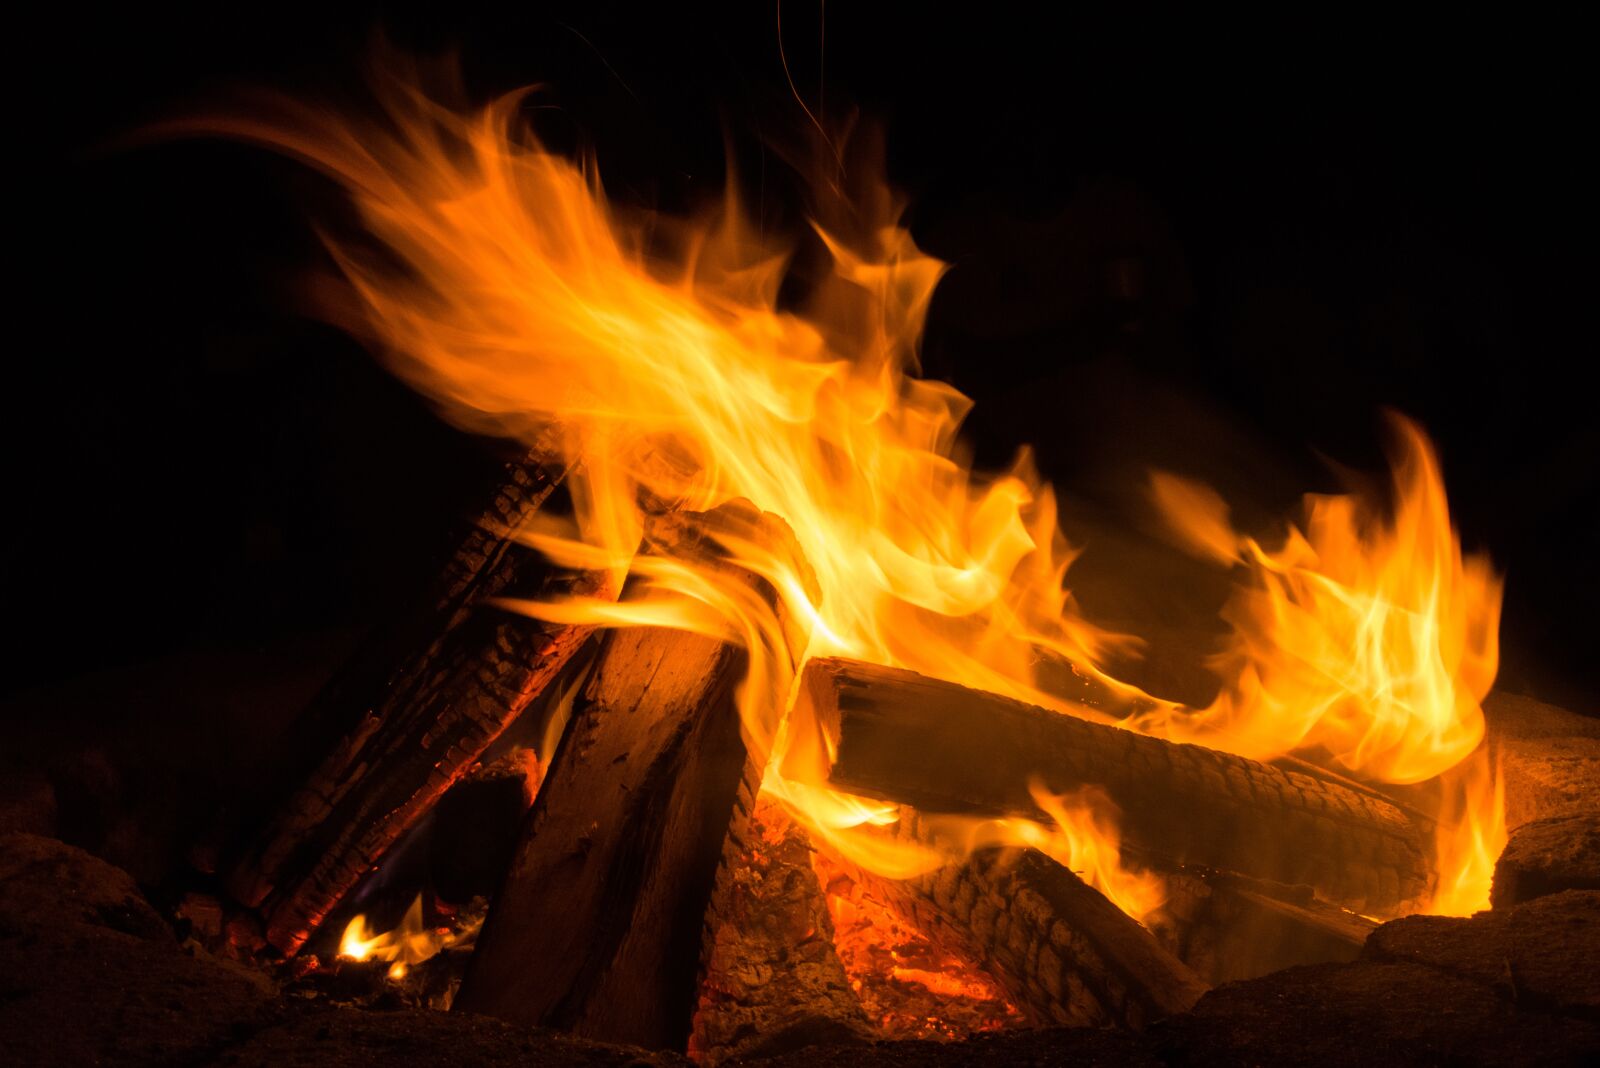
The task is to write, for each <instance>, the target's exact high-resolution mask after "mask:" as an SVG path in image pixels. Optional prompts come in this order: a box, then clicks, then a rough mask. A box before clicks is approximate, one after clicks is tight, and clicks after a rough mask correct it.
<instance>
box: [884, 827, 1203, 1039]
mask: <svg viewBox="0 0 1600 1068" xmlns="http://www.w3.org/2000/svg"><path fill="white" fill-rule="evenodd" d="M894 833H895V834H896V835H897V836H900V837H909V838H913V839H915V840H918V841H923V842H931V838H930V837H929V835H928V834H927V832H926V826H925V823H924V821H923V820H922V819H921V818H920V817H919V816H918V815H917V814H916V813H914V812H912V811H911V810H910V809H907V808H902V809H901V818H900V822H899V823H898V824H897V825H896V828H895V831H894ZM869 878H870V877H869ZM879 882H880V884H882V885H881V887H880V889H881V890H882V891H884V892H887V893H888V894H890V895H892V896H894V897H895V898H896V899H897V901H898V903H899V906H900V907H901V908H902V909H903V910H904V911H905V912H906V914H907V915H909V916H910V917H911V918H912V919H913V920H915V921H916V922H917V923H918V924H919V925H920V926H921V927H922V928H923V930H924V931H926V932H928V933H929V935H930V936H932V937H934V938H935V939H936V940H940V941H944V942H946V943H947V944H951V945H952V946H954V947H955V948H957V949H958V950H959V951H960V952H962V953H964V954H965V955H967V956H969V957H971V958H973V959H976V960H979V961H981V962H982V964H983V966H984V968H985V970H986V971H988V972H989V973H990V974H991V975H992V976H993V977H994V978H995V979H996V981H998V982H999V983H1000V984H1001V986H1002V987H1003V988H1005V990H1006V992H1007V994H1008V995H1009V996H1010V997H1011V998H1012V999H1013V1000H1014V1001H1015V1003H1016V1004H1017V1006H1018V1007H1019V1008H1022V1009H1023V1010H1024V1011H1025V1012H1026V1013H1028V1015H1029V1016H1030V1018H1031V1020H1032V1022H1033V1023H1034V1024H1035V1025H1037V1026H1089V1027H1105V1026H1121V1027H1135V1028H1137V1027H1143V1026H1144V1025H1145V1024H1147V1023H1150V1022H1152V1021H1155V1020H1159V1019H1163V1018H1165V1017H1167V1016H1172V1015H1175V1014H1177V1013H1180V1012H1185V1011H1187V1010H1188V1009H1189V1008H1190V1007H1191V1006H1192V1005H1193V1004H1194V1003H1195V1001H1197V1000H1198V999H1199V997H1200V995H1201V994H1203V993H1205V991H1206V986H1205V984H1204V983H1202V982H1201V981H1200V980H1199V978H1198V977H1196V976H1195V975H1194V973H1193V972H1192V971H1191V970H1190V969H1189V968H1188V967H1186V966H1185V965H1184V964H1183V962H1181V961H1179V960H1178V959H1177V958H1176V957H1174V956H1173V955H1172V954H1171V953H1169V952H1167V950H1165V949H1163V948H1162V946H1161V945H1160V943H1158V942H1157V941H1156V938H1155V936H1154V935H1153V934H1151V932H1150V931H1148V930H1147V929H1145V928H1144V927H1143V926H1141V925H1140V924H1139V923H1137V922H1136V921H1134V920H1133V919H1132V918H1131V917H1129V916H1128V915H1127V914H1126V913H1124V912H1123V911H1122V910H1121V909H1119V908H1117V907H1116V906H1115V905H1113V904H1112V903H1111V902H1110V900H1108V899H1107V898H1106V897H1105V895H1103V894H1101V893H1100V892H1099V891H1098V890H1095V889H1094V888H1092V887H1090V886H1089V885H1088V884H1087V883H1085V882H1084V881H1083V880H1082V879H1080V878H1078V876H1076V875H1074V874H1073V873H1072V872H1070V871H1068V870H1067V869H1066V868H1063V867H1062V866H1061V865H1060V864H1058V863H1056V862H1055V861H1054V860H1052V859H1051V858H1049V857H1047V856H1045V855H1044V854H1042V853H1039V852H1038V851H1036V850H1032V849H1026V850H1015V849H1010V850H1006V849H985V850H981V851H979V852H977V853H975V854H973V855H972V856H971V857H969V858H968V859H966V860H965V861H962V862H960V863H956V864H950V865H947V866H946V867H943V868H941V869H939V870H938V871H935V872H931V873H929V874H927V875H923V876H919V877H917V878H914V879H909V880H905V881H903V882H898V883H897V882H892V881H889V880H879Z"/></svg>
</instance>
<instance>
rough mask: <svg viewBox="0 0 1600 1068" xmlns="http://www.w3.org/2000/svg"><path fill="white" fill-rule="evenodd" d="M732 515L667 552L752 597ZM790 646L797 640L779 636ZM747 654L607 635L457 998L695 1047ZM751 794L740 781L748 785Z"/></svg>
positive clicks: (681, 528)
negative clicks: (726, 539) (722, 533)
mask: <svg viewBox="0 0 1600 1068" xmlns="http://www.w3.org/2000/svg"><path fill="white" fill-rule="evenodd" d="M730 516H731V517H732V518H733V519H735V520H736V521H737V522H738V523H740V524H741V525H743V526H745V527H746V528H747V530H746V536H748V527H749V526H750V525H751V524H752V523H753V522H758V523H759V525H760V527H761V528H762V529H763V531H764V532H765V535H766V536H768V537H783V536H786V528H783V527H782V524H781V521H780V520H777V519H776V518H774V517H770V516H761V517H759V520H758V521H757V520H755V519H754V518H753V517H754V513H753V510H749V509H748V506H744V507H743V509H739V508H724V509H718V511H717V512H716V513H710V514H707V515H691V514H686V513H682V514H678V515H674V516H670V517H668V518H667V520H666V521H664V522H662V523H660V524H657V526H656V528H655V529H654V530H653V531H652V535H651V536H652V537H653V538H655V539H656V540H657V543H658V544H657V545H656V546H655V548H654V550H653V551H657V552H661V551H663V550H664V549H667V548H669V547H670V552H671V553H672V554H673V555H675V556H678V557H680V558H681V557H689V558H694V559H697V560H700V561H701V562H703V563H704V564H705V566H707V567H710V568H715V569H718V570H720V571H722V572H723V573H724V574H726V575H728V576H730V577H733V578H735V579H737V580H738V581H740V582H743V583H745V584H747V585H748V586H750V587H751V588H752V589H754V590H755V591H757V592H758V593H759V594H760V596H761V597H762V598H763V599H764V600H765V601H766V603H768V604H769V605H772V606H774V609H775V610H778V605H779V600H778V597H777V595H776V593H775V592H774V591H773V590H772V589H771V587H770V586H768V585H767V583H766V582H765V581H764V580H761V579H759V578H757V577H756V576H754V575H753V574H751V573H750V572H748V571H745V570H743V569H740V568H736V567H735V566H734V565H732V564H730V563H728V562H727V561H726V560H724V559H721V558H720V556H719V553H718V551H717V549H716V547H715V545H714V541H713V539H712V538H711V537H710V536H708V531H710V530H713V529H716V528H718V527H721V526H722V525H723V524H724V523H725V522H726V521H728V520H729V519H730ZM786 633H787V634H789V635H790V636H791V640H792V642H793V644H792V645H791V646H790V648H789V649H788V650H785V651H784V653H785V655H789V656H790V657H791V658H792V657H793V656H795V655H797V653H798V651H799V650H800V649H801V648H802V647H803V638H802V637H801V636H800V635H798V634H797V633H795V632H793V631H792V630H788V629H787V628H786ZM747 662H748V658H747V655H746V653H745V651H744V650H743V649H741V648H738V647H736V646H734V645H732V644H729V643H725V642H722V641H719V640H717V639H716V638H712V637H707V636H704V635H700V634H692V633H688V632H684V631H677V630H667V629H662V628H644V627H635V628H626V629H621V630H615V631H612V632H611V633H610V634H608V635H607V637H606V640H605V644H604V646H603V647H602V648H601V650H600V653H599V656H598V657H597V660H596V663H595V667H594V670H593V674H592V675H591V677H590V680H589V682H588V685H587V688H586V691H585V693H584V696H583V699H582V702H581V704H580V705H579V707H577V708H575V709H574V710H573V713H572V718H571V720H570V722H569V725H568V727H567V730H566V733H565V735H564V736H563V739H562V742H561V745H560V747H559V748H558V750H557V752H556V754H555V756H554V758H553V762H552V764H551V767H550V769H549V772H548V774H547V775H546V777H545V780H544V783H543V785H542V786H541V788H540V791H539V796H538V798H537V800H536V801H535V803H534V806H533V809H532V810H531V811H530V813H529V815H528V819H527V821H526V823H525V825H524V828H523V832H522V837H521V842H520V844H519V846H518V848H517V851H516V853H515V855H514V858H513V861H512V865H511V869H510V871H509V873H508V874H507V876H506V879H505V882H504V883H503V884H502V886H501V889H500V892H499V893H498V894H497V895H496V897H495V900H494V906H493V908H492V909H491V912H490V915H489V918H488V920H487V922H486V923H485V925H484V929H483V932H482V934H481V935H480V937H479V940H478V948H477V951H476V952H475V954H474V955H473V958H472V962H471V965H470V966H469V968H468V971H467V974H466V977H465V979H464V980H463V983H462V987H461V993H460V996H459V997H458V998H457V1000H456V1006H457V1007H459V1008H461V1009H463V1010H466V1011H469V1012H479V1013H484V1014H487V1015H492V1016H498V1017H500V1018H501V1019H504V1020H507V1021H510V1022H513V1023H519V1024H531V1025H543V1026H551V1027H557V1028H561V1029H563V1030H566V1031H570V1032H572V1033H575V1034H579V1035H583V1036H586V1037H590V1038H597V1039H604V1040H608V1041H615V1042H627V1043H632V1044H634V1045H639V1046H644V1047H648V1048H654V1049H676V1050H682V1049H684V1048H685V1047H686V1044H687V1040H688V1036H689V1027H690V1020H691V1017H692V1014H693V1010H694V1004H695V993H696V985H697V976H698V974H699V969H700V961H701V948H702V940H703V934H702V924H703V920H704V916H705V912H706V907H707V904H708V902H709V899H710V897H711V893H712V889H713V885H714V882H715V878H716V873H717V868H718V864H719V861H721V859H722V857H723V851H724V843H725V840H726V839H727V837H728V834H729V831H730V827H731V826H735V825H736V824H737V823H739V822H740V821H742V820H744V819H747V818H748V815H749V806H750V804H751V803H752V802H753V799H754V798H753V793H754V791H753V790H752V789H751V788H750V785H749V784H750V783H751V782H752V781H758V780H756V779H754V778H753V776H757V775H758V771H757V770H756V769H753V768H752V764H754V765H758V766H759V765H760V764H761V763H763V762H764V755H763V756H761V757H757V758H752V757H751V756H750V755H749V754H747V751H746V746H745V742H744V739H743V737H742V733H741V725H740V718H739V714H738V710H737V708H736V705H735V691H736V688H737V687H738V685H739V683H740V681H741V680H742V679H743V677H744V675H745V666H746V664H747ZM741 784H744V785H743V788H742V789H741Z"/></svg>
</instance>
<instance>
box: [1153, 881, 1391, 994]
mask: <svg viewBox="0 0 1600 1068" xmlns="http://www.w3.org/2000/svg"><path fill="white" fill-rule="evenodd" d="M1162 875H1163V878H1164V879H1165V882H1166V887H1167V903H1166V905H1165V906H1164V907H1163V909H1162V914H1163V915H1162V918H1161V919H1160V920H1158V921H1157V922H1156V923H1155V931H1156V935H1157V937H1158V939H1159V940H1160V941H1161V944H1162V945H1164V946H1166V947H1167V948H1168V949H1169V950H1171V951H1172V952H1173V953H1174V954H1175V955H1176V956H1177V957H1178V958H1179V959H1180V960H1182V961H1183V962H1184V963H1185V964H1187V965H1188V966H1189V967H1190V968H1192V969H1194V971H1195V973H1196V974H1198V975H1199V976H1201V977H1202V978H1203V979H1204V980H1205V981H1206V982H1208V983H1210V984H1212V985H1214V986H1215V985H1219V984H1221V983H1229V982H1234V981H1237V980H1241V979H1254V978H1257V977H1258V976H1262V975H1266V974H1268V973H1270V972H1276V971H1281V970H1282V969H1284V968H1290V967H1294V966H1295V965H1300V964H1326V963H1331V962H1336V961H1351V960H1355V959H1356V958H1357V957H1358V956H1360V954H1361V947H1362V946H1363V945H1365V944H1366V941H1367V936H1368V935H1369V934H1371V933H1372V932H1373V931H1374V930H1376V929H1377V927H1378V924H1377V923H1376V922H1375V921H1373V920H1369V919H1367V918H1366V917H1364V916H1359V915H1357V914H1356V913H1353V912H1351V911H1349V910H1348V909H1341V908H1339V907H1338V906H1336V905H1330V904H1328V903H1327V902H1325V901H1320V900H1318V899H1317V898H1316V896H1315V895H1314V894H1313V893H1312V890H1311V887H1309V886H1287V885H1284V884H1282V883H1270V882H1267V881H1266V880H1262V879H1252V878H1250V877H1248V876H1244V875H1239V874H1237V873H1235V872H1219V871H1213V870H1211V869H1209V868H1201V867H1196V866H1185V867H1183V868H1180V869H1178V870H1176V871H1170V872H1163V873H1162Z"/></svg>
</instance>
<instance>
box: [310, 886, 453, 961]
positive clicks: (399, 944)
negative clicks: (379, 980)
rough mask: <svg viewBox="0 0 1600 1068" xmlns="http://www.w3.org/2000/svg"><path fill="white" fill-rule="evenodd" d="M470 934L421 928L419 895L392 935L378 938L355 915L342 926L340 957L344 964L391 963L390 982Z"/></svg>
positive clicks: (382, 935)
mask: <svg viewBox="0 0 1600 1068" xmlns="http://www.w3.org/2000/svg"><path fill="white" fill-rule="evenodd" d="M471 934H476V931H475V930H473V931H470V932H452V931H449V930H447V929H443V928H435V927H429V926H427V925H426V924H424V923H423V921H422V895H421V894H418V895H417V898H416V900H415V901H413V902H412V903H411V907H410V908H408V909H407V910H406V914H405V917H404V918H403V919H401V921H400V926H398V927H396V928H395V929H394V930H392V931H386V932H384V933H383V934H377V933H375V932H374V931H373V930H372V929H371V926H370V925H369V924H368V923H367V917H366V916H365V915H357V916H356V917H355V918H354V919H352V920H351V921H350V922H349V923H348V924H346V925H345V929H344V935H343V937H341V938H340V939H339V956H340V957H342V958H344V959H345V960H358V961H359V960H387V961H393V962H394V963H393V964H391V965H390V966H389V973H388V974H389V978H390V979H404V978H405V977H406V974H407V973H408V972H409V971H410V970H411V967H412V965H416V964H421V963H422V962H423V961H425V960H428V959H430V958H432V957H434V956H436V955H437V954H438V953H440V952H441V951H443V950H446V949H448V948H450V947H451V946H452V945H455V944H456V943H457V942H460V941H461V940H462V938H463V937H466V936H469V935H471Z"/></svg>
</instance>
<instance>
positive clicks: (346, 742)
mask: <svg viewBox="0 0 1600 1068" xmlns="http://www.w3.org/2000/svg"><path fill="white" fill-rule="evenodd" d="M558 481H559V479H558V478H557V477H552V476H551V475H549V474H548V473H547V472H546V471H545V469H544V468H542V467H540V466H539V465H537V464H536V463H532V462H529V463H525V464H520V465H513V466H512V467H511V468H510V469H509V475H508V480H507V482H506V483H505V484H504V486H503V487H502V489H501V490H500V492H499V493H498V494H497V495H496V497H495V500H494V502H493V503H492V505H491V506H490V508H489V509H488V510H487V511H486V512H485V514H484V516H483V517H482V519H481V520H480V521H479V522H477V523H476V524H475V525H474V526H473V527H472V529H471V530H470V531H469V532H468V533H467V535H466V536H465V537H464V539H463V540H462V542H461V544H460V546H459V548H458V549H457V551H456V552H455V554H454V555H453V556H452V557H451V559H450V561H449V563H448V564H447V566H446V567H445V568H444V571H443V573H442V574H441V576H440V578H439V579H438V581H437V583H436V589H435V595H434V596H433V597H432V598H431V599H430V601H429V603H428V607H427V609H426V610H424V611H421V612H419V613H417V614H416V616H415V617H414V618H411V619H408V620H404V621H402V622H400V623H398V624H397V625H396V626H395V627H393V628H392V629H391V631H390V633H388V634H386V635H385V636H384V637H383V638H382V639H381V640H379V641H378V642H376V643H375V644H374V646H373V649H372V650H369V652H368V654H367V656H366V657H365V658H364V661H363V663H362V664H360V665H357V666H356V667H354V668H353V669H352V670H350V671H348V672H347V673H346V674H345V675H344V676H343V677H342V678H341V679H340V680H338V681H337V682H336V683H335V684H334V685H333V686H332V687H330V689H329V691H328V692H327V693H325V694H324V695H323V697H322V698H321V699H320V700H319V703H318V707H317V708H316V709H315V711H316V713H317V717H318V718H327V717H329V716H332V717H334V718H340V717H338V716H337V713H340V712H345V713H346V715H345V716H344V717H343V718H345V719H348V718H349V716H348V710H349V709H351V708H359V709H363V710H364V711H363V712H361V713H360V714H359V718H358V719H357V721H356V722H355V723H354V725H353V726H351V727H350V728H349V729H348V732H347V733H346V734H345V735H344V737H343V738H342V739H341V740H340V741H339V742H338V744H337V745H336V746H334V747H333V748H332V749H331V751H330V755H329V756H327V757H326V759H324V760H323V762H322V763H321V765H319V766H318V767H317V768H316V769H315V770H314V771H313V772H312V773H311V775H310V777H309V778H308V779H307V780H306V782H305V783H304V785H302V786H301V787H300V789H299V790H298V791H297V792H296V793H295V794H294V795H293V796H292V797H291V798H290V799H289V800H288V801H287V802H286V803H285V804H284V805H282V806H281V808H280V809H279V811H278V812H277V814H276V815H275V816H274V817H273V818H272V820H271V821H270V822H269V823H268V824H267V826H266V828H265V829H264V830H263V831H262V832H261V833H260V834H258V835H257V836H256V838H255V840H254V842H253V843H252V845H251V846H250V847H249V848H248V849H247V850H246V851H245V852H244V854H243V855H242V857H241V858H240V859H239V860H238V861H237V862H236V863H235V864H234V865H233V867H232V869H231V871H230V873H229V877H228V885H229V888H230V890H231V892H232V893H233V895H234V897H235V898H236V899H237V900H238V901H240V902H241V903H243V904H245V905H247V906H250V907H252V908H259V909H260V910H261V913H262V915H263V916H264V917H265V920H266V932H265V933H266V938H267V941H268V942H270V943H271V944H272V945H273V946H274V947H276V948H277V949H278V950H279V951H280V952H282V953H284V954H287V955H293V954H294V953H295V952H297V951H298V950H299V949H300V947H301V946H302V945H303V944H304V943H305V940H306V939H307V938H308V937H309V936H310V934H311V933H312V932H313V931H315V930H316V929H317V928H318V927H319V926H320V925H321V923H322V922H323V921H324V920H325V919H326V918H327V915H328V913H329V912H330V911H331V910H332V909H333V908H334V907H335V906H336V905H337V904H338V903H339V901H340V899H341V898H343V897H344V895H345V894H347V893H348V892H349V891H350V890H351V889H352V888H353V887H354V886H355V885H356V883H357V882H358V881H359V880H360V879H361V877H362V876H363V875H364V874H365V873H366V872H367V871H369V870H370V869H371V868H372V866H373V865H374V864H375V863H376V861H377V860H378V859H379V858H380V857H381V856H382V855H383V854H384V853H385V852H386V851H387V850H388V849H389V847H391V846H392V845H393V844H394V843H395V842H396V841H397V840H398V839H399V837H400V836H401V834H403V833H404V832H405V830H406V829H407V828H408V827H410V826H411V825H412V824H413V823H414V822H415V821H416V820H417V819H418V818H419V817H420V816H421V815H422V814H423V813H425V812H427V811H428V809H429V808H430V807H431V806H432V805H433V803H434V802H435V801H437V800H438V799H439V797H440V796H441V795H443V793H444V792H445V791H446V790H447V789H448V788H449V786H450V784H451V783H452V782H454V781H455V779H456V778H457V777H458V776H459V775H460V774H461V772H462V771H464V770H465V769H466V768H468V767H470V766H471V765H472V764H473V763H474V762H475V761H476V760H477V759H478V758H479V757H480V756H481V755H482V754H483V752H484V751H485V750H486V749H487V748H488V746H489V745H490V744H491V743H492V742H493V741H494V740H495V738H497V737H498V736H499V735H500V734H501V732H503V731H504V730H505V728H506V727H507V726H509V725H510V724H511V723H512V722H514V721H515V720H516V719H517V717H518V716H519V715H520V714H521V713H522V711H523V709H524V708H526V707H527V705H528V704H529V703H530V702H531V701H532V700H533V699H534V698H535V697H537V696H538V695H539V694H540V693H541V692H542V691H543V690H544V688H545V687H546V686H547V685H548V684H549V683H550V681H551V680H552V679H553V678H554V677H555V676H556V675H557V674H558V673H559V672H560V671H561V669H562V668H563V667H564V666H565V665H566V664H567V662H568V661H569V660H570V659H571V657H572V655H573V654H574V653H575V652H576V651H577V650H578V649H579V648H580V647H581V646H582V645H583V643H584V642H585V641H586V640H587V639H588V637H589V635H590V634H591V632H592V630H593V628H592V627H590V626H585V625H563V626H551V625H545V624H541V623H537V622H535V621H533V620H531V619H527V618H524V617H521V616H514V615H510V614H507V613H502V612H496V611H488V610H480V606H481V605H482V604H483V602H484V601H486V600H487V599H489V598H492V597H495V596H499V595H503V594H522V595H533V596H543V597H549V596H552V595H555V594H558V593H587V594H590V595H596V594H600V593H602V592H603V588H604V586H605V584H606V582H607V580H606V579H605V578H604V577H603V576H600V575H598V574H579V575H577V576H573V575H571V574H552V573H551V572H550V569H549V568H548V566H547V565H546V564H545V563H544V562H543V561H542V560H540V559H539V558H538V557H537V554H535V553H534V552H533V551H532V550H530V549H527V548H525V547H523V546H521V545H520V544H518V543H517V542H515V541H514V539H512V538H511V537H510V532H512V531H515V530H516V529H517V528H518V527H520V526H521V525H522V524H524V523H525V522H526V521H527V520H528V519H529V518H530V517H531V516H532V515H533V514H534V513H535V512H536V511H537V510H538V509H539V507H540V506H541V505H542V504H543V503H544V501H545V500H546V499H547V498H548V497H549V495H550V493H551V492H553V490H554V488H555V485H556V483H557V482H558ZM382 662H387V664H388V665H389V668H388V669H387V671H388V673H387V675H378V674H375V671H374V669H373V668H372V667H371V665H373V664H375V663H382ZM396 664H398V665H399V666H398V667H397V668H395V667H394V665H396Z"/></svg>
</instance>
